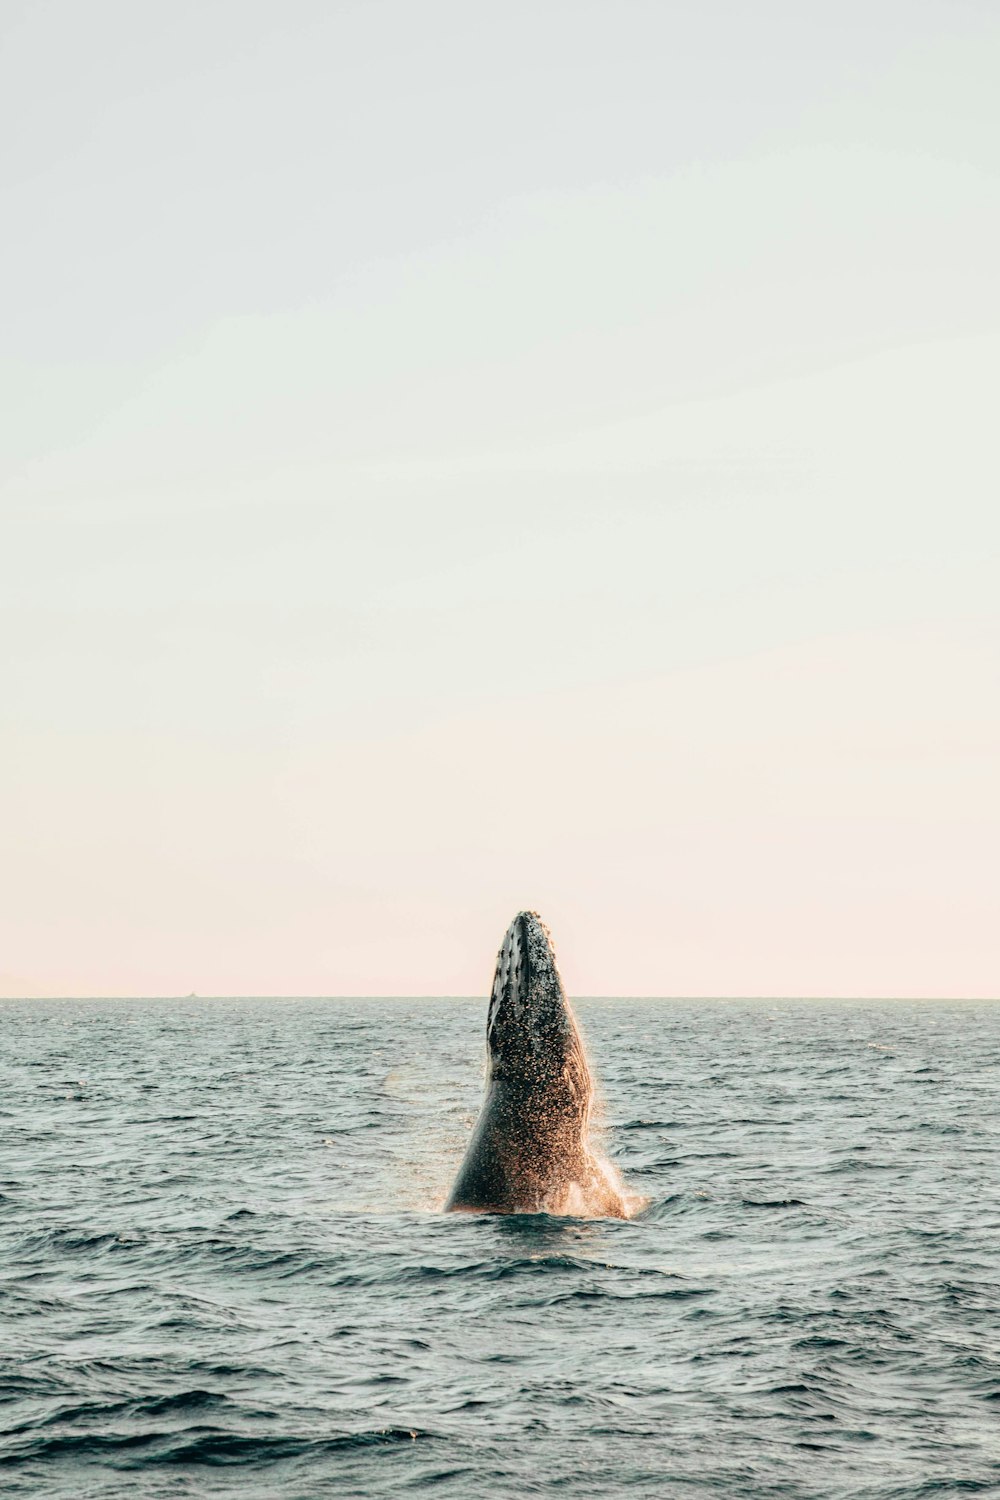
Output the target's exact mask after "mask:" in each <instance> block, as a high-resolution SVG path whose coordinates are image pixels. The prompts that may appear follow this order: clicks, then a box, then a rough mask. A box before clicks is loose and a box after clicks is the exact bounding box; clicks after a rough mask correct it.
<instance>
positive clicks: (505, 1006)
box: [445, 911, 629, 1219]
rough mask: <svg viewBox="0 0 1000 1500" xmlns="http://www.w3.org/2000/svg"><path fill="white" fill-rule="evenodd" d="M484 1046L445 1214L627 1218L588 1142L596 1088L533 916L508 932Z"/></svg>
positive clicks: (519, 919) (622, 1199)
mask: <svg viewBox="0 0 1000 1500" xmlns="http://www.w3.org/2000/svg"><path fill="white" fill-rule="evenodd" d="M486 1048H487V1063H486V1093H485V1097H484V1099H483V1106H482V1110H481V1111H480V1115H479V1119H478V1120H477V1122H476V1126H475V1129H474V1130H473V1133H472V1139H471V1141H470V1142H469V1148H468V1150H467V1151H466V1153H465V1159H464V1161H463V1162H462V1165H461V1167H460V1169H459V1173H458V1176H457V1178H456V1179H455V1183H454V1186H453V1187H452V1190H451V1193H450V1195H449V1197H448V1201H447V1203H446V1204H445V1209H446V1210H455V1209H459V1210H462V1209H464V1210H465V1211H467V1212H473V1213H475V1212H479V1213H542V1212H544V1213H551V1214H576V1215H583V1216H588V1217H606V1218H620V1219H623V1218H627V1217H628V1212H629V1211H628V1208H627V1207H626V1195H625V1192H624V1189H623V1188H622V1186H621V1184H620V1183H619V1182H618V1181H617V1179H616V1174H615V1171H614V1168H613V1167H612V1166H611V1164H610V1163H609V1162H607V1161H605V1160H603V1158H602V1157H601V1156H600V1155H599V1154H598V1153H597V1152H596V1151H595V1150H594V1149H593V1147H592V1145H591V1142H590V1123H591V1119H590V1116H591V1107H592V1104H593V1099H594V1081H593V1077H592V1075H591V1071H590V1067H589V1064H588V1062H587V1055H586V1052H585V1051H584V1046H583V1039H582V1037H581V1035H580V1029H579V1026H578V1025H577V1022H576V1017H575V1016H574V1015H573V1012H572V1010H571V1009H570V1006H569V1001H568V1000H567V999H566V992H565V990H564V989H563V984H562V980H561V979H560V977H559V970H558V968H557V966H556V959H555V954H554V953H553V951H552V940H551V937H550V935H549V931H548V928H547V927H546V926H545V924H544V923H543V922H542V920H541V918H540V917H539V916H538V913H537V912H533V911H519V912H518V914H517V916H516V917H515V918H514V920H513V922H511V924H510V926H509V927H508V929H507V933H506V936H505V937H504V940H503V946H502V947H501V949H500V953H499V955H498V957H497V968H496V975H495V977H494V980H493V993H492V995H491V997H490V1006H489V1012H488V1015H487V1021H486Z"/></svg>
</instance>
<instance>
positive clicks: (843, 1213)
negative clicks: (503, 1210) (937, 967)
mask: <svg viewBox="0 0 1000 1500" xmlns="http://www.w3.org/2000/svg"><path fill="white" fill-rule="evenodd" d="M386 1004H391V1007H392V1009H391V1026H387V1025H386V1017H387V1011H386V1008H385V1006H386ZM579 1010H580V1013H581V1017H582V1020H583V1022H584V1025H585V1027H586V1029H587V1031H588V1034H589V1037H590V1043H591V1051H592V1053H593V1055H594V1058H595V1061H596V1063H597V1066H598V1070H599V1072H600V1074H601V1077H602V1082H603V1085H604V1094H605V1111H604V1115H605V1119H606V1122H607V1128H606V1142H607V1146H608V1149H609V1151H610V1152H611V1154H612V1155H613V1157H614V1160H615V1162H616V1165H617V1167H618V1168H619V1170H620V1171H621V1172H622V1174H623V1176H624V1177H625V1179H626V1180H627V1181H628V1182H629V1183H630V1185H632V1186H634V1187H635V1189H636V1190H637V1191H638V1192H641V1193H642V1194H644V1195H645V1196H646V1197H647V1198H648V1200H649V1201H648V1203H647V1205H646V1207H645V1208H644V1209H643V1210H642V1211H641V1212H640V1213H639V1214H638V1215H637V1216H636V1218H635V1219H633V1220H631V1221H585V1220H563V1219H555V1218H550V1217H548V1216H546V1215H523V1216H512V1217H510V1218H506V1219H505V1218H502V1217H496V1216H491V1215H483V1216H478V1215H470V1216H467V1215H460V1216H444V1215H442V1214H440V1213H437V1212H429V1211H428V1205H432V1204H438V1203H440V1202H441V1201H442V1197H443V1194H444V1192H445V1190H446V1188H447V1185H448V1181H449V1176H450V1173H451V1171H452V1169H453V1167H454V1165H455V1164H456V1163H457V1161H458V1160H459V1159H460V1157H461V1155H462V1152H463V1149H464V1144H465V1139H466V1133H467V1130H468V1128H469V1125H470V1123H471V1121H472V1119H473V1118H474V1117H475V1113H476V1107H477V1102H478V1093H479V1089H480V1087H481V1078H482V1071H481V1050H480V1049H481V1037H482V1020H483V1005H482V1003H481V1002H475V1003H471V1002H470V1003H468V1004H466V1003H464V1002H454V1001H407V1002H405V1003H404V1002H385V1003H381V1004H380V1003H379V1002H365V1003H361V1002H357V1003H355V1002H344V1001H336V1002H327V1003H322V1002H280V1003H266V1002H253V1001H231V1002H194V1001H190V1002H184V1003H183V1004H180V1005H175V1004H170V1003H167V1002H141V1001H136V1002H62V1003H59V1004H48V1003H45V1002H34V1003H30V1004H27V1003H26V1004H10V1003H8V1004H6V1005H5V1006H4V1009H3V1019H4V1023H5V1047H4V1051H3V1054H2V1057H0V1100H2V1107H3V1112H4V1113H3V1124H4V1140H5V1149H4V1153H3V1161H2V1164H0V1171H2V1176H0V1267H2V1269H0V1313H2V1316H3V1319H4V1326H5V1330H6V1333H7V1337H6V1339H5V1341H4V1343H3V1345H2V1347H0V1377H2V1378H0V1412H2V1415H3V1422H2V1438H0V1465H2V1466H3V1470H4V1478H3V1480H2V1481H0V1484H2V1486H3V1493H4V1494H5V1495H6V1494H10V1495H12V1496H24V1497H31V1500H34V1497H36V1496H56V1497H60V1500H61V1497H67V1500H69V1497H73V1500H79V1497H83V1500H86V1497H88V1496H95V1497H97V1496H99V1497H100V1500H126V1497H127V1500H135V1496H136V1495H141V1496H142V1497H143V1500H159V1497H160V1496H163V1497H175V1496H177V1495H192V1496H200V1495H203V1494H205V1495H207V1494H211V1495H213V1496H216V1495H221V1496H224V1495H228V1494H230V1493H231V1494H233V1495H234V1496H235V1495H237V1494H238V1495H239V1496H240V1500H273V1497H282V1496H288V1497H289V1500H292V1497H294V1500H304V1497H306V1496H310V1497H311V1496H312V1495H325V1494H331V1495H332V1494H336V1495H337V1496H338V1497H339V1496H352V1495H354V1496H359V1497H360V1496H365V1497H372V1496H378V1495H381V1494H386V1495H389V1494H393V1495H394V1494H396V1493H398V1492H410V1493H414V1494H416V1493H419V1492H421V1491H423V1490H428V1491H432V1492H433V1493H434V1494H435V1495H440V1496H444V1497H447V1496H453V1497H462V1500H466V1497H474V1496H479V1495H484V1496H485V1495H489V1496H521V1495H531V1494H551V1495H556V1494H559V1495H561V1496H565V1497H567V1500H573V1497H577V1496H579V1497H583V1496H588V1497H590V1496H593V1495H596V1494H613V1493H627V1494H628V1495H629V1496H630V1497H633V1496H635V1497H645V1496H648V1497H650V1500H652V1497H656V1500H660V1497H663V1496H667V1497H671V1496H675V1495H676V1496H678V1497H682V1496H686V1495H689V1494H690V1495H694V1494H696V1493H698V1492H701V1493H705V1494H712V1493H713V1492H714V1493H716V1494H718V1495H719V1496H720V1497H722V1496H725V1497H726V1500H729V1497H731V1496H734V1495H739V1496H740V1497H741V1500H742V1497H758V1496H759V1497H761V1500H764V1497H768V1500H770V1497H777V1496H782V1497H793V1500H794V1497H800V1496H801V1497H803V1500H805V1497H816V1500H819V1497H820V1496H822V1497H823V1500H831V1497H832V1500H836V1497H844V1500H846V1497H848V1496H849V1497H851V1500H854V1497H866V1496H869V1497H872V1500H874V1497H879V1500H890V1497H898V1500H904V1497H905V1500H916V1497H919V1496H925V1495H926V1496H930V1495H939V1496H949V1495H955V1494H961V1493H970V1494H971V1493H997V1494H1000V1428H998V1426H997V1421H996V1413H997V1410H998V1405H1000V1338H998V1335H997V1333H996V1317H995V1310H996V1287H997V1285H998V1284H1000V1233H998V1231H1000V1190H998V1185H997V1174H996V1170H995V1154H994V1150H993V1147H994V1145H995V1141H996V1136H997V1133H998V1126H997V1124H996V1116H995V1111H994V1110H993V1109H992V1106H993V1104H994V1101H995V1100H996V1097H997V1083H996V1079H997V1077H998V1076H1000V1074H998V1071H997V1065H998V1063H1000V1007H994V1006H989V1005H971V1004H965V1005H959V1004H955V1005H952V1006H945V1005H942V1006H933V1005H929V1004H922V1005H908V1004H903V1003H896V1004H885V1005H874V1004H871V1003H869V1004H865V1005H860V1004H853V1003H848V1002H843V1003H840V1004H837V1003H822V1004H821V1003H819V1002H801V1003H792V1002H774V1001H769V1002H726V1003H724V1004H722V1003H716V1004H713V1003H711V1002H702V1003H699V1004H694V1003H691V1004H684V1003H680V1002H654V1001H649V1002H634V1001H628V1002H626V1001H619V1002H610V1001H609V1002H584V1003H581V1005H580V1007H579Z"/></svg>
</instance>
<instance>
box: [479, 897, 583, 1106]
mask: <svg viewBox="0 0 1000 1500" xmlns="http://www.w3.org/2000/svg"><path fill="white" fill-rule="evenodd" d="M486 1045H487V1053H488V1062H487V1076H488V1081H489V1082H501V1081H503V1082H506V1083H509V1084H514V1085H521V1086H523V1087H528V1088H531V1087H544V1088H547V1089H550V1090H556V1091H557V1092H559V1093H564V1094H565V1096H566V1100H567V1103H570V1102H572V1103H574V1104H575V1105H576V1106H577V1107H578V1108H585V1107H586V1105H587V1104H588V1103H589V1099H590V1095H591V1092H592V1083H591V1077H590V1069H589V1067H588V1065H587V1057H586V1053H585V1052H584V1048H583V1041H582V1039H581V1036H580V1032H579V1028H578V1027H577V1024H576V1019H575V1017H574V1015H573V1012H572V1010H571V1009H570V1006H569V1002H568V1000H567V999H566V991H565V990H564V988H563V982H562V979H561V978H560V976H559V969H558V966H557V964H556V956H555V953H554V952H553V949H552V938H551V936H550V934H549V930H548V928H547V927H546V926H545V923H544V922H543V921H542V920H541V918H540V917H539V915H538V913H537V912H533V911H519V912H518V914H517V916H516V917H515V918H514V920H513V922H511V924H510V926H509V927H508V929H507V932H506V934H505V936H504V940H503V944H502V946H501V948H500V952H499V954H498V955H497V967H496V974H495V975H494V979H493V992H492V994H491V996H490V1005H489V1013H488V1015H487V1020H486Z"/></svg>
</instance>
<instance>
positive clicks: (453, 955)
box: [0, 0, 1000, 996]
mask: <svg viewBox="0 0 1000 1500" xmlns="http://www.w3.org/2000/svg"><path fill="white" fill-rule="evenodd" d="M0 32H2V35H0V112H2V117H3V118H2V122H0V159H2V186H3V203H4V218H5V222H6V229H5V231H4V235H3V238H2V244H0V257H2V260H3V276H2V281H0V299H2V304H3V305H2V339H0V380H2V383H3V408H2V409H3V413H4V420H3V423H2V428H0V464H2V476H3V477H2V489H0V736H2V737H0V757H2V767H0V851H2V859H0V994H6V995H49V994H50V995H65V994H107V995H114V994H178V993H186V992H188V991H189V990H192V989H194V990H197V991H198V992H199V993H204V994H213V993H216V994H240V993H250V994H278V995H280V994H428V993H430V994H455V993H459V994H460V993H479V994H481V993H483V992H484V991H485V989H486V988H487V986H488V984H489V980H490V977H491V973H492V961H493V955H494V953H495V951H496V947H497V945H498V943H499V941H500V938H501V937H502V934H503V930H504V928H505V926H506V924H507V922H508V921H509V920H510V918H511V916H512V915H513V913H514V912H515V911H516V910H517V909H518V908H520V907H535V908H537V909H538V910H539V911H540V912H541V913H542V915H543V916H544V917H545V918H546V920H547V921H548V922H549V923H550V925H551V927H552V929H553V932H554V936H555V939H556V944H557V949H558V951H559V953H560V956H561V959H562V964H563V969H564V973H565V976H566V979H567V983H568V985H569V987H570V990H571V992H577V993H586V994H602V993H603V994H664V995H668V994H674V995H678V994H687V995H717V994H758V995H759V994H788V995H831V994H842V995H872V996H876V995H889V996H895V995H926V996H942V995H957V996H996V995H997V994H1000V954H998V933H1000V680H998V679H1000V673H998V665H1000V431H998V416H997V413H998V369H1000V283H998V275H997V267H998V265H1000V90H998V88H997V79H998V77H1000V11H998V8H997V6H996V5H995V4H994V3H992V0H864V3H855V0H840V3H838V4H836V5H833V4H827V5H819V4H802V3H801V0H788V3H773V0H760V3H755V4H753V5H749V4H747V3H745V0H707V3H705V4H693V3H689V0H685V3H683V4H681V3H671V0H655V3H647V0H600V3H588V0H572V3H569V0H532V3H530V4H527V3H521V0H505V3H504V4H502V5H476V4H472V5H470V4H468V3H466V0H461V3H459V0H454V3H445V0H425V3H421V4H413V3H412V0H363V3H350V0H341V3H331V0H281V3H277V0H171V3H170V4H153V5H150V4H144V5H136V4H135V3H134V0H89V3H88V4H86V5H81V4H78V3H76V0H72V3H69V0H6V3H5V5H4V6H3V9H2V13H0Z"/></svg>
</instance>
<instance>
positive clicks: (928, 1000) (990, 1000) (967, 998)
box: [0, 990, 1000, 1005]
mask: <svg viewBox="0 0 1000 1500" xmlns="http://www.w3.org/2000/svg"><path fill="white" fill-rule="evenodd" d="M488 999H489V996H488V995H486V994H438V993H433V992H427V993H425V994H412V995H404V994H381V995H359V994H347V993H344V994H318V993H317V994H301V995H292V994H277V993H271V994H259V995H252V994H235V993H234V994H211V995H210V994H201V993H199V992H198V991H197V990H191V991H189V992H188V993H187V994H186V995H182V994H166V993H162V994H124V993H122V994H114V995H101V994H89V995H88V994H76V995H72V994H60V995H0V1004H3V1003H5V1002H6V1003H11V1004H24V1003H42V1004H44V1003H47V1002H50V1001H63V1000H65V1001H86V1000H156V1001H169V1000H366V1001H367V1000H390V1001H398V1000H448V1001H452V1000H454V1001H459V1000H461V1001H466V1000H467V1001H486V1000H488ZM569 999H570V1000H582V1001H587V1000H659V1001H665V1002H668V1003H673V1002H677V1001H710V1002H711V1001H727V1002H728V1001H733V1000H752V1001H769V1002H774V1003H780V1002H784V1001H796V1000H798V1001H809V1002H813V1001H851V1002H887V1003H895V1002H903V1003H907V1004H915V1005H932V1004H935V1003H938V1004H948V1003H950V1002H956V1003H962V1004H983V1005H990V1004H997V1003H1000V995H889V994H881V995H868V994H856V995H855V994H852V995H831V994H785V995H770V994H747V995H715V994H700V995H680V994H678V995H663V994H643V995H636V994H621V995H607V994H605V995H598V994H593V995H584V994H577V995H570V996H569Z"/></svg>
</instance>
